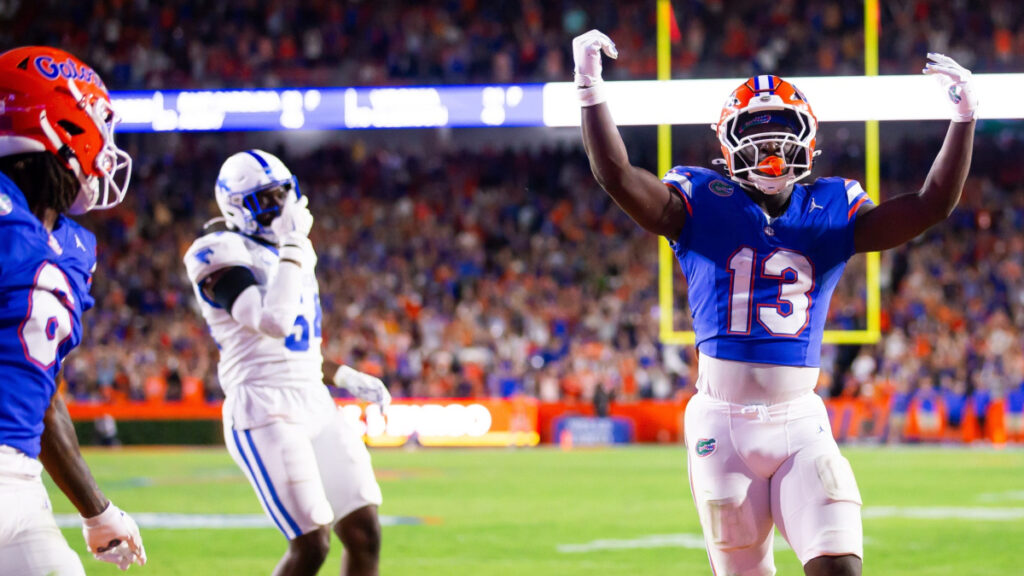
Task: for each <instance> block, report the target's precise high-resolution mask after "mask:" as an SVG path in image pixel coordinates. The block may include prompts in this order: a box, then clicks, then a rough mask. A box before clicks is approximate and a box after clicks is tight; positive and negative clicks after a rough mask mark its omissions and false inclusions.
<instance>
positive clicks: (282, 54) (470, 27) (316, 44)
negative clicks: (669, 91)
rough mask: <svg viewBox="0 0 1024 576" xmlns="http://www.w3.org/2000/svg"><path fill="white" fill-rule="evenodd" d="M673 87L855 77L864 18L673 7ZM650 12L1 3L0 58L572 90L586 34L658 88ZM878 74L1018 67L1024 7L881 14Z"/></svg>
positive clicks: (242, 83) (911, 8)
mask: <svg viewBox="0 0 1024 576" xmlns="http://www.w3.org/2000/svg"><path fill="white" fill-rule="evenodd" d="M673 7H674V11H673V21H672V23H671V30H672V47H671V50H672V68H673V76H674V77H694V76H696V77H737V76H751V75H753V74H765V73H784V74H785V75H790V76H798V75H805V74H826V75H843V74H857V73H860V72H862V71H863V69H864V64H863V52H864V50H863V28H864V25H863V12H864V9H863V7H862V5H861V4H860V3H851V2H835V1H832V0H810V1H801V2H797V1H795V0H783V1H780V2H775V3H774V4H773V5H772V6H771V7H770V8H765V5H764V3H763V2H755V1H754V0H743V1H734V2H722V1H721V0H709V1H699V0H676V1H675V2H673ZM654 19H655V3H654V2H653V1H651V0H614V1H612V0H602V1H599V2H587V3H577V2H542V1H541V0H514V1H513V0H491V1H488V2H478V1H475V0H462V1H457V2H453V1H448V0H425V1H420V2H408V1H406V2H401V1H397V0H374V1H373V2H343V3H341V2H269V1H259V2H245V3H238V2H229V1H228V0H204V1H200V0H169V1H165V2H124V1H121V0H82V1H77V2H60V1H56V0H42V1H37V2H19V1H14V2H4V3H0V46H16V45H21V44H49V45H55V46H60V47H62V48H64V49H66V50H69V51H71V52H72V53H74V54H76V55H78V56H79V57H81V58H82V59H83V60H86V61H88V62H92V63H94V65H95V67H96V68H97V71H99V72H100V73H101V74H102V75H103V77H104V78H105V79H107V82H108V84H109V85H110V86H111V87H112V88H114V89H137V88H152V89H170V88H224V87H265V88H274V87H281V86H288V85H292V86H295V85H306V86H329V85H333V86H351V85H378V84H421V83H467V82H470V83H487V82H547V81H568V80H570V76H571V73H572V66H571V62H572V58H571V53H570V50H571V44H570V43H571V40H572V38H573V37H574V36H576V35H578V34H580V33H582V32H584V31H586V30H588V29H590V28H599V29H601V30H602V31H604V32H606V33H608V34H609V35H610V36H611V38H612V39H613V40H615V42H616V43H617V44H618V45H619V47H620V49H622V50H624V51H627V52H628V54H629V58H628V59H625V60H624V61H623V62H622V63H610V64H609V65H608V69H607V71H606V73H605V76H606V78H609V79H652V78H654V77H655V74H656V67H657V66H656V59H657V56H656V50H655V39H656V35H655V33H654V28H655V25H654ZM880 26H881V32H882V33H881V35H880V43H879V67H880V69H881V72H882V73H906V74H916V73H917V72H918V71H919V70H920V68H921V65H922V62H923V60H924V55H925V53H926V52H928V51H937V52H943V53H945V54H949V55H950V56H952V57H954V58H955V59H956V60H958V61H959V62H960V63H961V64H963V65H964V66H967V67H968V68H971V69H972V70H974V71H975V72H1001V71H1007V70H1011V69H1013V66H1014V65H1015V63H1016V62H1019V61H1020V57H1021V56H1022V55H1024V5H1022V4H1021V3H1019V2H1014V1H1012V0H994V1H992V2H987V3H986V4H985V9H979V8H977V7H975V6H974V5H973V4H970V3H968V2H964V1H958V2H939V1H936V0H915V1H910V2H883V3H881V14H880Z"/></svg>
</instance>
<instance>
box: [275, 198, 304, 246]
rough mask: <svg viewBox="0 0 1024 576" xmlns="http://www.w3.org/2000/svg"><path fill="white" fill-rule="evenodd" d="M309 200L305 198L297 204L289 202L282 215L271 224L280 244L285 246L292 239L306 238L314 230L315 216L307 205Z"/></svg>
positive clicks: (282, 210)
mask: <svg viewBox="0 0 1024 576" xmlns="http://www.w3.org/2000/svg"><path fill="white" fill-rule="evenodd" d="M307 204H309V198H308V197H306V196H303V197H302V198H300V199H299V200H297V201H295V202H288V203H286V204H285V205H284V208H281V214H280V215H279V216H278V217H277V218H274V221H273V222H271V223H270V229H271V230H273V231H274V234H275V235H276V236H277V242H278V244H285V243H286V242H287V241H288V239H290V238H306V237H308V236H309V231H310V230H312V229H313V214H312V213H310V211H309V208H307V207H306V205H307Z"/></svg>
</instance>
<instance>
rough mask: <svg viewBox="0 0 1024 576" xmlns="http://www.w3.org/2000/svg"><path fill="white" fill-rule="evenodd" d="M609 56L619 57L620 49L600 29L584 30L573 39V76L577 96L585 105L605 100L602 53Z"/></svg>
mask: <svg viewBox="0 0 1024 576" xmlns="http://www.w3.org/2000/svg"><path fill="white" fill-rule="evenodd" d="M602 52H604V53H605V55H606V56H608V57H609V58H618V57H619V51H618V50H616V49H615V43H614V42H612V40H611V38H609V37H608V36H607V35H605V33H604V32H601V31H599V30H591V31H589V32H584V33H583V34H580V35H579V36H577V37H575V38H573V40H572V60H573V63H574V64H575V68H574V69H573V72H574V74H573V78H574V80H575V82H576V87H577V88H580V90H577V96H578V97H579V99H580V104H581V105H583V106H593V105H595V104H600V103H601V102H604V101H605V95H604V89H603V88H604V87H603V86H601V84H602V83H603V82H604V80H603V79H602V78H601V70H602V66H601V53H602Z"/></svg>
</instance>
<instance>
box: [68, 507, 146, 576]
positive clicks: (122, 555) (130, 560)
mask: <svg viewBox="0 0 1024 576" xmlns="http://www.w3.org/2000/svg"><path fill="white" fill-rule="evenodd" d="M82 535H83V536H85V544H86V545H87V546H88V547H89V551H90V552H92V555H93V556H94V557H95V558H96V559H97V560H99V561H101V562H110V563H111V564H117V567H118V568H120V569H121V570H127V569H128V567H129V566H131V565H132V564H138V565H139V566H144V565H145V564H146V549H145V548H144V547H143V546H142V536H141V535H140V534H139V527H138V525H137V524H135V520H132V517H131V516H129V515H128V514H126V513H125V512H123V511H122V510H121V509H120V508H118V507H117V506H114V503H113V502H111V503H110V504H109V505H107V509H106V510H104V511H103V512H101V513H100V514H99V515H97V516H93V517H92V518H82Z"/></svg>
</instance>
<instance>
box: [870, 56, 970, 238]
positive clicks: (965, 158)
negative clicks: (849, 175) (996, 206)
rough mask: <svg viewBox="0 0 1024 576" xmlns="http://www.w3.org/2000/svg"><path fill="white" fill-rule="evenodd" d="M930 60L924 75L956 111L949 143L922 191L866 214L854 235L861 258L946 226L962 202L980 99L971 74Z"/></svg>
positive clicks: (941, 59) (949, 61) (941, 58)
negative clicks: (935, 83)
mask: <svg viewBox="0 0 1024 576" xmlns="http://www.w3.org/2000/svg"><path fill="white" fill-rule="evenodd" d="M928 58H930V59H931V60H932V62H929V63H928V64H927V65H926V66H925V68H924V70H923V72H924V73H925V74H932V75H934V77H935V78H936V79H937V80H938V81H939V83H940V84H941V85H942V88H943V90H944V91H945V92H946V94H947V95H948V96H949V100H950V103H951V104H952V105H953V119H952V122H950V124H949V130H948V131H947V132H946V139H945V141H944V142H943V143H942V149H940V150H939V154H938V156H936V157H935V161H934V162H933V163H932V167H931V170H929V171H928V176H927V177H926V178H925V181H924V186H922V187H921V190H919V191H918V192H917V193H916V194H904V195H902V196H897V197H895V198H893V199H891V200H887V201H885V202H882V203H881V204H879V205H878V206H877V207H872V206H869V205H866V206H865V207H864V208H862V212H861V213H860V214H859V215H858V216H857V223H856V228H855V230H854V246H855V249H856V250H857V252H873V251H876V250H886V249H889V248H893V247H896V246H899V245H901V244H903V243H905V242H907V241H909V240H911V239H913V238H914V237H916V236H917V235H918V234H921V233H922V232H924V231H925V230H927V229H928V228H931V227H932V226H934V225H935V224H938V223H939V222H941V221H943V220H945V219H946V218H947V217H948V216H949V215H950V214H951V213H952V212H953V209H954V208H956V205H957V203H958V202H959V201H960V193H961V192H962V191H963V188H964V182H965V181H966V180H967V172H968V170H969V169H970V167H971V153H972V151H973V148H974V125H975V118H974V115H975V111H976V110H977V107H978V98H977V96H976V95H975V94H974V89H973V86H972V85H971V71H970V70H967V69H966V68H964V67H963V66H960V65H959V64H957V63H956V62H955V61H953V59H952V58H949V57H948V56H943V55H942V54H928Z"/></svg>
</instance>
